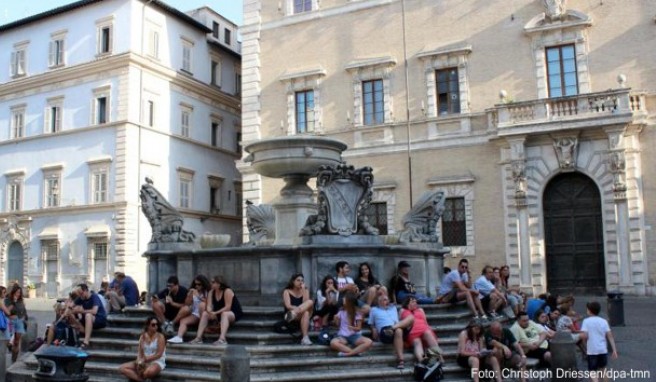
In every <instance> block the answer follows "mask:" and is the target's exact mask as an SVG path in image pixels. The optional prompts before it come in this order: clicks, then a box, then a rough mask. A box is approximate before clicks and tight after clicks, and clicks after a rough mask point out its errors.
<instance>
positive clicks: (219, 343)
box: [212, 338, 228, 346]
mask: <svg viewBox="0 0 656 382" xmlns="http://www.w3.org/2000/svg"><path fill="white" fill-rule="evenodd" d="M227 344H228V342H227V341H226V340H224V339H221V338H219V339H218V340H216V341H214V343H213V344H212V345H216V346H220V345H227Z"/></svg>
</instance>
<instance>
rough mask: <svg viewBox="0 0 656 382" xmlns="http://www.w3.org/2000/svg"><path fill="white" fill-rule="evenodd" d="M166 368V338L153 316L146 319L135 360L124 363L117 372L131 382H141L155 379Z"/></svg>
mask: <svg viewBox="0 0 656 382" xmlns="http://www.w3.org/2000/svg"><path fill="white" fill-rule="evenodd" d="M165 367H166V338H164V334H162V327H161V324H160V322H159V320H158V319H157V317H155V316H150V317H148V319H146V323H145V325H144V329H143V333H141V337H139V348H138V349H137V360H136V361H130V362H127V363H124V364H122V365H121V366H120V368H119V371H120V372H121V374H123V375H124V376H126V377H128V378H129V379H130V380H131V381H139V382H143V381H145V380H150V379H152V378H155V377H156V376H157V375H159V373H160V372H161V371H162V370H164V368H165Z"/></svg>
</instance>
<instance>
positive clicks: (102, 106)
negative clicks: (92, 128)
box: [96, 96, 107, 125]
mask: <svg viewBox="0 0 656 382" xmlns="http://www.w3.org/2000/svg"><path fill="white" fill-rule="evenodd" d="M103 123H107V97H105V96H102V97H98V98H96V125H100V124H103Z"/></svg>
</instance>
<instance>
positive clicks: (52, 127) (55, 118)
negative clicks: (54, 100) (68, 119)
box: [45, 105, 62, 133]
mask: <svg viewBox="0 0 656 382" xmlns="http://www.w3.org/2000/svg"><path fill="white" fill-rule="evenodd" d="M61 113H62V108H61V106H60V105H48V107H47V108H46V112H45V126H46V129H45V132H46V133H56V132H58V131H60V130H61V119H62V116H61Z"/></svg>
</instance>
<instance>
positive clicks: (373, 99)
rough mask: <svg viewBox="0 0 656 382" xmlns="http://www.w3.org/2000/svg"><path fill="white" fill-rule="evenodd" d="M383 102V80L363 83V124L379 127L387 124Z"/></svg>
mask: <svg viewBox="0 0 656 382" xmlns="http://www.w3.org/2000/svg"><path fill="white" fill-rule="evenodd" d="M384 105H385V104H384V101H383V80H380V79H379V80H372V81H363V82H362V108H363V110H362V114H363V118H364V121H363V124H365V125H379V124H381V123H383V122H385V106H384Z"/></svg>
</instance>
